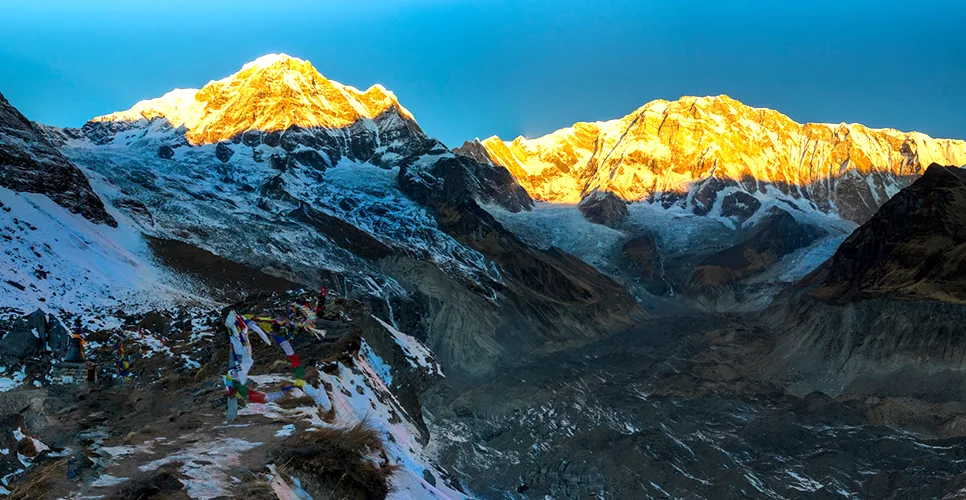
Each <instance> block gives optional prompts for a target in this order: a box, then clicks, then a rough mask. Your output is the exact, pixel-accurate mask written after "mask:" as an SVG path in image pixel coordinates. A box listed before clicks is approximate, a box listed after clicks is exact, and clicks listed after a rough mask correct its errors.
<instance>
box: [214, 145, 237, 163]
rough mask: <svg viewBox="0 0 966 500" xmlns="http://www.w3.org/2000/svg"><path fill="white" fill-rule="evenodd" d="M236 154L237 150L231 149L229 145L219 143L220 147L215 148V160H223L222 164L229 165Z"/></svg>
mask: <svg viewBox="0 0 966 500" xmlns="http://www.w3.org/2000/svg"><path fill="white" fill-rule="evenodd" d="M234 154H235V150H233V149H231V147H229V146H228V144H227V143H224V142H219V143H218V145H217V146H215V158H218V159H219V160H221V162H222V163H228V160H230V159H231V157H232V155H234Z"/></svg>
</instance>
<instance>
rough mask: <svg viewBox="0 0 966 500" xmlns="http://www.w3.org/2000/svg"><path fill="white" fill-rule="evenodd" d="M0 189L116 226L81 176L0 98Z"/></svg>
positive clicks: (78, 170)
mask: <svg viewBox="0 0 966 500" xmlns="http://www.w3.org/2000/svg"><path fill="white" fill-rule="evenodd" d="M0 187H4V188H7V189H11V190H14V191H23V192H28V193H41V194H44V195H46V196H48V197H49V198H50V199H52V200H54V201H55V202H57V204H58V205H60V206H62V207H64V208H66V209H68V210H70V211H71V212H73V213H77V214H81V215H83V216H84V217H87V218H88V219H90V220H91V221H93V222H97V223H102V224H107V225H109V226H117V222H116V221H115V220H114V219H113V218H112V217H111V216H110V215H108V213H107V212H106V211H105V210H104V204H103V203H102V202H101V200H100V198H98V197H97V195H96V194H94V192H93V190H92V189H91V186H90V183H88V181H87V178H86V177H85V176H84V174H83V173H82V172H81V171H80V169H78V168H77V167H76V166H74V165H73V164H72V163H71V162H70V160H68V159H67V158H66V157H64V155H62V154H61V153H60V152H59V151H57V150H56V149H55V148H54V147H53V146H52V145H51V144H50V143H49V142H48V141H47V139H46V138H45V137H44V135H43V133H42V132H41V131H39V130H38V129H37V128H35V127H34V125H33V124H31V123H30V121H28V120H27V119H26V118H25V117H24V116H23V115H22V114H20V112H19V111H17V109H16V108H14V107H13V106H11V105H10V103H9V102H7V100H6V98H4V97H3V94H0Z"/></svg>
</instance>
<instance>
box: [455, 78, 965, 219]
mask: <svg viewBox="0 0 966 500" xmlns="http://www.w3.org/2000/svg"><path fill="white" fill-rule="evenodd" d="M456 151H457V153H459V154H464V155H466V156H469V157H472V158H475V159H477V160H478V161H484V160H489V161H490V162H492V163H494V164H498V165H503V166H504V167H506V168H507V169H508V170H509V171H510V172H511V173H512V174H513V175H514V177H516V178H517V180H519V181H520V183H521V185H523V187H524V188H526V189H527V192H529V193H530V195H531V196H533V197H534V198H535V199H537V200H541V201H554V202H564V203H578V202H580V200H581V199H583V198H584V197H585V196H587V195H588V194H590V193H592V192H594V191H604V192H608V191H609V192H613V193H614V194H616V195H617V196H619V197H621V198H623V199H624V200H628V201H640V200H649V201H658V202H661V203H662V204H664V205H665V206H666V207H667V206H671V205H679V206H681V207H683V208H685V209H687V210H690V211H693V212H694V213H696V214H701V215H703V214H706V213H709V212H712V211H714V213H717V212H718V210H712V209H713V208H714V207H715V206H716V204H717V205H718V206H720V204H721V203H722V198H725V197H726V196H729V195H730V194H732V193H734V192H741V193H746V194H748V195H750V196H751V197H755V198H759V199H761V200H767V199H774V198H776V197H777V198H782V199H786V200H788V201H790V202H792V203H794V204H796V205H799V206H801V207H802V208H812V209H815V210H818V211H821V212H823V213H835V214H837V215H839V216H841V217H842V218H844V219H847V220H851V221H856V222H863V221H865V220H867V219H868V218H869V217H871V216H872V214H873V213H875V211H876V209H877V208H878V207H879V206H880V205H881V204H882V203H884V202H885V201H886V200H888V199H889V197H890V196H892V195H893V194H895V193H896V192H898V191H899V190H900V189H902V188H903V187H905V186H907V185H909V183H910V182H911V181H912V179H914V178H915V177H917V176H919V175H920V174H922V172H923V170H924V169H925V166H926V165H929V164H930V163H933V162H938V163H941V164H945V165H963V164H966V142H963V141H957V140H948V139H932V138H929V137H927V136H925V135H923V134H919V133H915V132H913V133H903V132H899V131H896V130H892V129H869V128H867V127H864V126H862V125H858V124H852V125H846V124H841V125H829V124H811V123H809V124H804V125H803V124H799V123H795V122H794V121H792V120H791V119H790V118H788V117H787V116H784V115H782V114H781V113H778V112H776V111H772V110H769V109H758V108H752V107H749V106H746V105H744V104H742V103H740V102H738V101H735V100H734V99H731V98H729V97H728V96H723V95H722V96H716V97H682V98H681V99H679V100H677V101H664V100H658V101H653V102H650V103H647V104H645V105H644V106H642V107H641V108H639V109H637V110H635V111H634V112H633V113H631V114H630V115H627V116H625V117H624V118H621V119H617V120H611V121H607V122H595V123H577V124H575V125H574V126H572V127H569V128H565V129H561V130H558V131H556V132H553V133H551V134H548V135H546V136H543V137H540V138H536V139H524V138H522V137H518V138H517V139H514V140H513V141H510V142H505V141H502V140H500V138H498V137H490V138H488V139H485V140H483V141H478V142H475V143H467V144H465V145H464V146H463V147H462V148H459V149H458V150H456Z"/></svg>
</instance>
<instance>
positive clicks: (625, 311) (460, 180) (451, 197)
mask: <svg viewBox="0 0 966 500" xmlns="http://www.w3.org/2000/svg"><path fill="white" fill-rule="evenodd" d="M481 168H482V169H489V167H487V166H483V165H480V164H478V163H476V162H475V161H473V160H470V159H469V158H460V157H456V158H443V159H441V160H440V161H437V162H435V163H434V164H432V165H430V166H428V167H422V168H421V167H414V168H404V169H401V170H400V172H399V180H398V182H399V187H400V189H401V190H402V191H403V193H405V194H406V195H407V196H408V197H410V198H411V199H413V200H415V201H417V202H418V203H420V204H422V205H424V206H426V207H427V208H428V209H429V210H430V211H431V212H432V213H433V214H434V215H435V218H436V220H437V222H438V224H439V226H440V229H442V230H443V231H445V232H447V233H448V234H450V235H451V236H453V237H454V238H456V239H457V240H458V241H459V242H460V243H462V244H463V245H466V246H467V247H469V248H471V249H473V250H476V251H478V252H479V253H481V254H482V255H483V256H485V257H486V258H487V259H488V260H490V261H492V262H493V263H494V264H496V265H497V266H498V267H499V269H500V274H501V276H502V277H503V280H504V283H505V284H503V285H501V284H499V283H491V284H489V286H490V287H491V288H495V289H497V290H500V291H501V295H503V296H504V297H505V298H504V300H503V301H502V303H503V304H504V306H505V307H504V308H502V309H501V310H500V312H499V315H500V318H499V320H498V321H501V322H508V321H510V319H509V318H510V317H511V316H512V317H513V320H512V321H514V322H515V324H512V323H511V324H507V325H501V324H500V323H498V324H497V325H494V326H495V327H496V329H497V330H496V333H495V334H493V333H491V334H490V335H494V339H493V340H492V341H495V343H496V345H499V346H500V347H501V348H502V349H509V351H508V352H516V353H517V354H520V353H525V352H527V351H529V350H533V349H536V348H540V347H544V348H547V346H548V345H553V344H554V343H556V342H560V343H566V344H568V345H569V344H577V343H580V342H586V341H589V340H593V339H596V338H600V337H601V336H606V335H607V334H609V333H612V332H613V331H614V330H615V329H622V328H626V327H627V325H628V324H629V322H631V321H633V318H635V317H638V315H640V316H642V315H643V311H642V310H640V308H639V306H638V305H637V303H636V301H635V300H634V299H633V298H632V297H631V296H630V294H629V293H628V292H627V290H626V289H625V288H623V287H622V286H621V285H620V284H618V283H616V282H615V281H613V280H612V279H610V278H608V277H606V276H604V275H602V274H601V273H599V272H598V271H597V270H595V269H594V268H593V267H591V266H589V265H588V264H586V263H584V262H583V261H581V260H579V259H577V258H576V257H574V256H572V255H570V254H567V253H564V252H562V251H561V250H559V249H557V248H550V249H548V250H538V249H535V248H533V247H530V246H528V245H526V244H525V243H523V242H522V241H521V240H520V239H518V238H517V237H516V236H515V235H514V234H513V233H512V232H510V231H509V230H507V229H506V228H504V227H503V226H502V225H501V224H500V223H499V222H498V221H497V220H496V219H494V218H493V216H492V215H490V213H489V212H487V211H486V210H484V209H483V208H482V207H480V205H479V204H478V203H477V202H476V201H475V198H477V197H480V196H479V195H478V196H474V193H483V195H484V196H482V197H483V198H485V197H486V196H487V195H489V196H491V197H502V199H503V200H504V201H508V200H512V199H513V198H512V197H511V196H512V195H511V194H510V193H513V192H514V191H511V192H510V193H507V192H506V191H497V192H494V191H493V190H492V188H493V187H494V185H491V184H488V183H486V182H480V177H478V176H477V174H478V173H479V170H478V169H481ZM504 172H505V170H504ZM507 175H509V174H507ZM484 179H486V177H484ZM517 188H518V186H517ZM518 193H521V194H522V195H525V193H522V188H520V190H519V191H518ZM518 201H519V203H521V204H522V203H524V202H529V197H526V198H523V197H522V196H521V197H520V198H519V199H518ZM480 314H481V315H482V311H480ZM481 317H482V316H481ZM550 318H553V319H552V320H550ZM511 325H512V326H511ZM493 361H494V363H506V362H507V361H506V360H493ZM491 369H492V365H491Z"/></svg>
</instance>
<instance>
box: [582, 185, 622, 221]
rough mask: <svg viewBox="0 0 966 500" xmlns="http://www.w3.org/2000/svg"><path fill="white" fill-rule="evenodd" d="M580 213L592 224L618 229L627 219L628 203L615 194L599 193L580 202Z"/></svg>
mask: <svg viewBox="0 0 966 500" xmlns="http://www.w3.org/2000/svg"><path fill="white" fill-rule="evenodd" d="M580 213H582V214H584V218H586V219H587V220H589V221H590V222H593V223H595V224H601V225H604V226H607V227H612V228H617V227H620V226H621V225H622V224H623V223H624V220H625V219H627V202H625V201H624V200H622V199H620V198H618V197H617V196H616V195H615V194H614V193H611V192H607V193H603V194H601V193H600V192H597V193H594V194H592V195H590V196H588V197H586V198H584V201H582V202H580Z"/></svg>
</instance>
